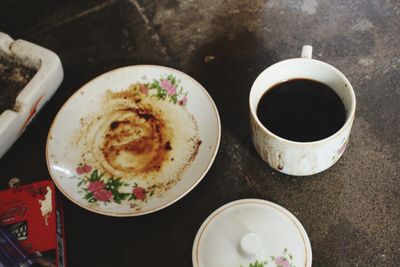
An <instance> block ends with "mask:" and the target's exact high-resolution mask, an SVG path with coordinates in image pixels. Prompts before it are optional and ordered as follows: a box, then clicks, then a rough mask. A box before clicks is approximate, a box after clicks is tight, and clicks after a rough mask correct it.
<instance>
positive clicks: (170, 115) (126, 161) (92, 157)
mask: <svg viewBox="0 0 400 267" xmlns="http://www.w3.org/2000/svg"><path fill="white" fill-rule="evenodd" d="M140 86H143V85H141V84H133V85H131V86H130V87H129V88H127V89H126V90H124V91H120V92H112V91H107V92H106V94H105V95H104V98H103V99H102V100H101V101H100V102H99V105H100V107H101V108H100V109H101V111H100V112H98V113H96V114H92V115H90V116H87V117H85V118H82V119H81V120H80V123H81V128H80V129H79V130H78V132H77V134H76V136H75V145H77V146H79V147H80V150H81V151H82V153H81V158H80V160H79V161H80V163H82V164H89V165H91V166H93V167H94V168H99V169H101V172H104V173H105V174H107V175H105V176H104V177H106V176H107V177H108V176H112V177H117V178H121V179H123V180H124V181H127V182H129V181H131V182H135V183H138V184H139V185H140V186H143V187H145V188H151V189H154V190H155V191H156V192H155V194H157V195H160V194H161V193H163V192H165V191H167V190H169V189H170V188H171V187H173V186H174V185H175V184H176V183H177V182H178V181H179V180H180V179H181V177H182V173H183V172H184V171H185V169H186V168H187V167H188V166H189V165H190V164H191V163H192V162H193V160H194V159H195V158H196V155H197V154H198V150H199V147H200V145H201V140H200V138H199V131H198V127H197V123H196V120H195V118H194V117H193V115H192V114H190V113H189V111H188V110H187V109H186V108H185V107H183V106H180V105H178V104H174V103H172V102H169V101H167V100H162V99H157V98H156V97H152V96H151V95H149V94H143V93H141V92H140V89H139V88H140Z"/></svg>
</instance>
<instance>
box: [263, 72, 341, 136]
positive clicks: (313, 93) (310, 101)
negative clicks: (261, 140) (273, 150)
mask: <svg viewBox="0 0 400 267" xmlns="http://www.w3.org/2000/svg"><path fill="white" fill-rule="evenodd" d="M257 117H258V119H259V120H260V122H261V123H262V124H263V125H264V126H265V127H266V128H267V129H268V130H269V131H271V132H272V133H274V134H276V135H278V136H279V137H282V138H285V139H287V140H291V141H297V142H312V141H317V140H321V139H324V138H326V137H329V136H331V135H333V134H334V133H336V132H337V131H338V130H339V129H340V128H341V127H342V126H343V125H344V123H345V121H346V112H345V107H344V104H343V102H342V101H341V99H340V97H339V96H338V95H337V94H336V92H335V91H334V90H333V89H332V88H330V87H329V86H327V85H325V84H323V83H321V82H318V81H314V80H309V79H292V80H288V81H284V82H282V83H279V84H276V85H275V86H273V87H272V88H270V89H269V90H267V91H266V92H265V93H264V95H263V96H262V97H261V99H260V102H259V103H258V106H257Z"/></svg>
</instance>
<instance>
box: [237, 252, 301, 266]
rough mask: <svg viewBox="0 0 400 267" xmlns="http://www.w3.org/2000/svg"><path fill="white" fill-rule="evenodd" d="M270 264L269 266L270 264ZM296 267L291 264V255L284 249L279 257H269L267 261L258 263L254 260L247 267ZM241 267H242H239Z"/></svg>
mask: <svg viewBox="0 0 400 267" xmlns="http://www.w3.org/2000/svg"><path fill="white" fill-rule="evenodd" d="M270 263H271V264H270ZM268 266H274V267H296V265H294V263H293V255H292V254H290V253H289V252H288V249H287V248H285V249H284V250H283V253H282V255H281V256H270V257H269V259H268V260H265V261H259V260H256V261H255V262H253V263H250V264H249V266H248V267H268ZM241 267H244V266H243V265H241Z"/></svg>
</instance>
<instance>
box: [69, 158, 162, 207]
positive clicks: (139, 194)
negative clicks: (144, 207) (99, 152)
mask: <svg viewBox="0 0 400 267" xmlns="http://www.w3.org/2000/svg"><path fill="white" fill-rule="evenodd" d="M76 173H77V174H78V175H79V176H78V179H79V180H80V181H79V183H78V188H79V189H80V191H79V192H80V193H82V194H83V198H84V199H85V200H86V201H88V202H89V203H97V202H103V203H111V202H115V203H118V204H120V203H121V202H122V201H146V200H147V199H148V198H149V197H151V196H152V195H154V190H155V187H154V186H152V187H150V188H147V189H145V188H143V187H140V186H138V185H137V183H134V184H133V185H130V184H129V183H126V182H124V181H122V180H121V178H118V177H114V176H111V177H106V176H105V173H102V172H100V171H99V170H98V169H93V167H92V166H90V165H88V164H79V166H78V167H77V168H76ZM123 188H124V190H122V189H123ZM127 188H128V190H127ZM129 189H130V190H129Z"/></svg>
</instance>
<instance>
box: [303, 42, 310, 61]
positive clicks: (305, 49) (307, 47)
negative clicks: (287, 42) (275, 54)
mask: <svg viewBox="0 0 400 267" xmlns="http://www.w3.org/2000/svg"><path fill="white" fill-rule="evenodd" d="M301 57H302V58H309V59H311V58H312V46H311V45H304V46H303V49H301Z"/></svg>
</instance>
